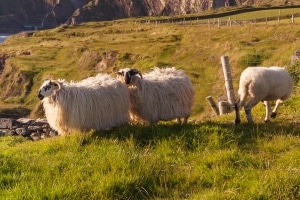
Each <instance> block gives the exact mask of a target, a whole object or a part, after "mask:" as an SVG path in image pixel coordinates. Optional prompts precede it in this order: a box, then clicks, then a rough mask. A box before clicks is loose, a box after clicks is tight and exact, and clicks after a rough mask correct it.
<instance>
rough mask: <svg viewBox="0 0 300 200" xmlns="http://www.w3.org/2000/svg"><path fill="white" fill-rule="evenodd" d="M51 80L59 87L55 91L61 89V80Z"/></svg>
mask: <svg viewBox="0 0 300 200" xmlns="http://www.w3.org/2000/svg"><path fill="white" fill-rule="evenodd" d="M51 82H53V83H55V84H56V85H57V86H58V89H56V90H55V91H59V90H61V83H60V82H58V81H57V80H52V81H51Z"/></svg>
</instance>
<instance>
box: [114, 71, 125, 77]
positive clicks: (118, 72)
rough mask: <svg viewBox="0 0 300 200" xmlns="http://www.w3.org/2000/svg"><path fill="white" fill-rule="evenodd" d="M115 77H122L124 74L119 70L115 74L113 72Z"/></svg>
mask: <svg viewBox="0 0 300 200" xmlns="http://www.w3.org/2000/svg"><path fill="white" fill-rule="evenodd" d="M115 73H116V74H117V75H120V76H124V72H123V70H119V71H117V72H115Z"/></svg>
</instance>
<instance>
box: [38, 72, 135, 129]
mask: <svg viewBox="0 0 300 200" xmlns="http://www.w3.org/2000/svg"><path fill="white" fill-rule="evenodd" d="M38 98H39V99H40V100H41V101H42V104H43V107H44V110H45V115H46V118H47V120H48V123H49V124H50V126H51V128H53V129H54V130H56V131H57V132H58V133H59V135H65V134H67V133H70V132H75V131H87V130H89V129H95V130H108V129H111V128H113V127H117V126H120V125H124V124H127V123H128V122H129V107H130V99H129V92H128V89H127V87H126V86H124V84H122V83H121V82H120V81H119V80H117V79H115V78H112V77H111V76H110V75H108V74H98V75H97V76H94V77H89V78H87V79H84V80H81V81H79V82H74V81H71V82H66V81H65V80H62V79H59V80H46V81H45V82H44V83H43V84H42V86H41V87H40V89H39V93H38Z"/></svg>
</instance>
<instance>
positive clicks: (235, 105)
mask: <svg viewBox="0 0 300 200" xmlns="http://www.w3.org/2000/svg"><path fill="white" fill-rule="evenodd" d="M234 110H235V124H239V123H241V116H240V108H239V105H238V102H235V103H234Z"/></svg>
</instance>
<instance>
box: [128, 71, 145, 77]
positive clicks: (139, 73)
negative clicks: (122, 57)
mask: <svg viewBox="0 0 300 200" xmlns="http://www.w3.org/2000/svg"><path fill="white" fill-rule="evenodd" d="M131 71H132V73H133V74H132V75H133V76H134V75H136V74H138V75H140V77H141V78H143V76H142V73H141V72H140V71H139V70H137V69H131Z"/></svg>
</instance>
